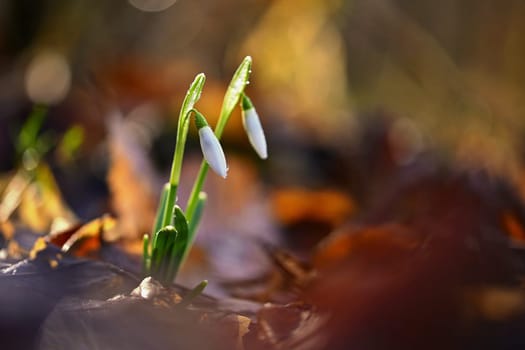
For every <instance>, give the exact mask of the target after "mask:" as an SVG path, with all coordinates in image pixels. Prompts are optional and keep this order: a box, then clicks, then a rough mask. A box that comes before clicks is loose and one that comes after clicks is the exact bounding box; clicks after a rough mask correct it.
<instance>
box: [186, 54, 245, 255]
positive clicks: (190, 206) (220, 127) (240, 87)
mask: <svg viewBox="0 0 525 350" xmlns="http://www.w3.org/2000/svg"><path fill="white" fill-rule="evenodd" d="M251 65H252V59H251V57H250V56H247V57H245V58H244V60H243V61H242V63H241V64H240V65H239V68H237V70H236V71H235V73H234V74H233V78H232V80H231V82H230V85H229V86H228V90H227V91H226V94H225V95H224V100H223V102H222V107H221V114H220V115H219V120H218V121H217V126H216V127H215V136H217V139H219V140H220V139H221V136H222V133H223V131H224V128H225V127H226V124H227V123H228V120H230V117H231V114H232V112H233V109H234V108H235V106H236V105H237V102H239V98H240V97H241V95H242V93H243V91H244V87H245V86H246V84H247V83H248V77H249V76H250V72H251ZM208 169H209V166H208V164H207V163H206V161H205V160H203V161H202V163H201V167H200V169H199V174H198V175H197V180H195V183H194V184H193V188H192V190H191V194H190V198H189V199H188V203H187V205H186V218H187V219H188V222H193V215H195V210H196V209H197V204H198V201H199V193H201V191H202V187H203V186H204V181H205V180H206V175H207V174H208ZM196 226H197V225H195V227H196ZM194 236H195V232H191V231H190V234H189V237H190V239H189V240H188V243H189V244H188V249H189V247H191V245H192V244H193V240H194Z"/></svg>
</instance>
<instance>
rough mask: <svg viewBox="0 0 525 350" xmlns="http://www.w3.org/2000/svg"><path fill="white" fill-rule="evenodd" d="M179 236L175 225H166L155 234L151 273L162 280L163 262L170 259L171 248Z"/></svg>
mask: <svg viewBox="0 0 525 350" xmlns="http://www.w3.org/2000/svg"><path fill="white" fill-rule="evenodd" d="M176 238H177V231H176V230H175V227H173V226H166V227H163V228H162V229H160V230H159V231H158V232H157V234H156V235H155V239H154V241H153V253H152V254H151V255H152V256H151V274H152V275H154V277H156V278H158V279H160V280H162V276H159V272H160V269H161V266H162V265H163V262H164V261H165V260H167V259H169V256H170V254H169V253H170V250H169V248H170V247H171V246H173V243H174V242H175V240H176Z"/></svg>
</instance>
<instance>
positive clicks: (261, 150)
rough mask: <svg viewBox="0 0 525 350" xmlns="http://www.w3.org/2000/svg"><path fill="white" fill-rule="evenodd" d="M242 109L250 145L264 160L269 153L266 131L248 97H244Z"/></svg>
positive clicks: (243, 122) (243, 121)
mask: <svg viewBox="0 0 525 350" xmlns="http://www.w3.org/2000/svg"><path fill="white" fill-rule="evenodd" d="M241 107H242V124H243V125H244V130H245V131H246V134H248V139H249V140H250V143H251V145H252V147H253V149H254V150H255V152H257V154H258V155H259V157H261V158H262V159H266V158H268V151H267V149H266V138H265V137H264V131H263V128H262V126H261V121H260V120H259V115H258V114H257V111H255V107H253V104H252V101H251V100H250V99H249V98H248V96H246V95H244V94H243V95H242V101H241Z"/></svg>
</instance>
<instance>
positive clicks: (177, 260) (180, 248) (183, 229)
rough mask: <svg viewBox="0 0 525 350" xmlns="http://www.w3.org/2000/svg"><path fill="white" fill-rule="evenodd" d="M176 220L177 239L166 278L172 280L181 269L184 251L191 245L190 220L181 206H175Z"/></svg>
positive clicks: (171, 253)
mask: <svg viewBox="0 0 525 350" xmlns="http://www.w3.org/2000/svg"><path fill="white" fill-rule="evenodd" d="M174 212H175V213H174V214H175V215H174V222H175V228H176V230H177V239H176V240H175V242H174V244H173V247H172V249H171V252H170V256H169V264H168V266H169V268H168V270H167V273H166V280H167V281H171V280H173V278H174V277H175V275H176V274H177V272H178V271H179V267H180V265H181V262H182V259H183V257H184V252H185V251H186V249H187V247H188V245H189V239H188V238H189V232H188V220H186V216H185V215H184V212H183V211H182V210H181V209H180V207H179V206H175V210H174Z"/></svg>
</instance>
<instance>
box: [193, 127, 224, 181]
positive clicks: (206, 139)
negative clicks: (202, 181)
mask: <svg viewBox="0 0 525 350" xmlns="http://www.w3.org/2000/svg"><path fill="white" fill-rule="evenodd" d="M199 138H200V142H201V149H202V154H203V155H204V159H206V162H207V163H208V164H209V165H210V167H211V168H212V169H213V171H215V172H216V173H217V174H219V175H220V176H222V177H223V178H226V173H227V172H228V167H227V165H226V157H225V156H224V152H223V150H222V147H221V144H220V143H219V140H217V137H216V136H215V134H214V133H213V131H212V130H211V129H210V127H209V126H205V127H202V128H200V129H199Z"/></svg>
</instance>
